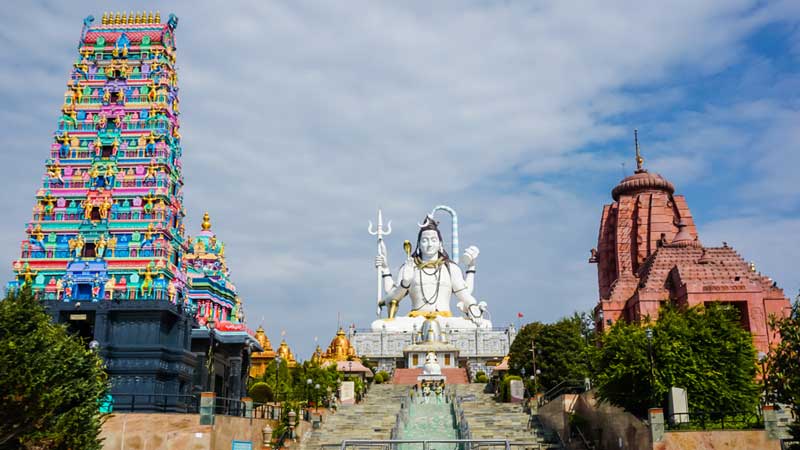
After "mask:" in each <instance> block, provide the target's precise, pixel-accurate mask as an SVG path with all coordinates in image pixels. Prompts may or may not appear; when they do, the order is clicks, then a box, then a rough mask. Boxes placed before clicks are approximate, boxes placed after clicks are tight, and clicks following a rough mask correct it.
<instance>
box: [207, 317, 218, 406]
mask: <svg viewBox="0 0 800 450" xmlns="http://www.w3.org/2000/svg"><path fill="white" fill-rule="evenodd" d="M207 326H208V362H207V363H206V364H207V369H208V370H207V372H208V391H209V392H211V391H214V387H215V386H214V384H215V381H216V380H215V379H214V378H216V374H215V373H214V358H215V356H214V330H215V329H216V328H217V321H216V320H214V317H213V316H212V317H211V318H210V319H208V323H207Z"/></svg>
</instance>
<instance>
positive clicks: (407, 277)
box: [400, 256, 414, 288]
mask: <svg viewBox="0 0 800 450" xmlns="http://www.w3.org/2000/svg"><path fill="white" fill-rule="evenodd" d="M413 279H414V258H412V257H411V256H409V257H408V258H406V263H405V264H403V268H402V269H401V270H400V287H403V288H408V287H409V286H411V280H413Z"/></svg>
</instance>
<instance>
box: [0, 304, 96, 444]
mask: <svg viewBox="0 0 800 450" xmlns="http://www.w3.org/2000/svg"><path fill="white" fill-rule="evenodd" d="M107 388H108V386H107V381H106V374H105V372H104V370H103V363H102V360H101V359H100V357H99V356H98V355H97V354H96V353H95V352H93V351H91V350H89V349H87V348H86V345H85V343H84V342H83V341H82V340H81V339H80V338H78V337H74V336H72V335H70V334H69V333H68V332H67V330H66V328H65V327H64V326H63V325H58V324H54V323H53V322H51V320H50V317H49V316H48V315H47V313H46V312H45V311H44V309H43V308H42V306H41V305H40V304H39V302H38V301H37V300H36V299H35V298H34V296H33V295H32V294H31V291H30V290H29V289H24V290H22V291H18V292H16V293H14V292H12V293H9V294H8V296H7V297H6V298H5V299H4V300H2V301H0V448H7V449H23V448H42V449H89V450H92V449H100V448H101V443H100V439H99V434H100V428H101V426H102V422H103V417H104V416H103V415H102V414H101V413H100V411H99V405H100V401H101V399H102V398H104V396H105V394H106V391H107Z"/></svg>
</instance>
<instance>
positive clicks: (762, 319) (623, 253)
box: [590, 169, 791, 352]
mask: <svg viewBox="0 0 800 450" xmlns="http://www.w3.org/2000/svg"><path fill="white" fill-rule="evenodd" d="M674 191H675V188H674V186H673V185H672V183H670V182H669V181H667V180H666V179H664V178H663V177H661V176H660V175H657V174H651V173H648V172H647V171H646V170H644V169H639V170H637V171H636V173H635V174H634V175H632V176H630V177H627V178H625V179H624V180H622V181H621V182H620V184H619V185H617V186H616V187H615V188H614V190H613V191H612V196H613V198H614V202H613V203H611V204H609V205H605V206H604V207H603V213H602V217H601V219H600V231H599V236H598V240H597V249H596V250H593V251H592V257H591V259H590V262H592V263H596V264H597V278H598V288H599V294H600V295H599V301H598V304H597V306H596V308H595V317H596V320H597V325H598V327H599V328H600V329H603V328H604V327H606V326H609V325H611V324H613V323H615V322H616V321H618V320H625V321H628V322H638V321H641V320H643V319H645V318H646V317H648V316H649V317H650V318H651V319H653V320H655V319H656V318H657V317H658V310H659V308H660V307H661V306H662V305H663V304H665V303H667V302H671V303H675V304H678V305H683V306H696V305H703V304H708V303H713V302H723V303H728V304H731V305H733V306H735V307H736V308H737V309H739V311H740V315H741V317H742V326H743V327H744V328H745V329H747V330H748V331H750V332H751V333H752V335H753V342H754V344H755V346H756V348H757V349H758V351H764V352H766V351H767V350H768V349H769V347H770V345H773V344H774V343H775V342H776V340H777V339H778V337H777V336H776V335H775V333H774V332H773V331H772V330H770V329H769V325H768V322H769V318H770V316H771V315H776V316H779V317H781V316H785V315H786V314H788V312H789V309H790V307H791V306H790V302H789V299H788V298H787V297H786V295H784V293H783V290H782V289H780V288H778V287H777V284H776V283H775V282H774V281H772V279H771V278H769V277H767V276H765V275H762V274H761V273H759V272H757V271H756V269H755V266H754V265H752V264H750V263H748V262H747V261H746V260H745V259H744V258H742V256H741V255H739V254H738V253H737V252H736V251H735V250H734V249H733V248H731V247H729V246H728V245H727V244H724V245H723V246H722V247H704V246H703V245H702V244H701V242H700V239H699V236H698V234H697V229H696V227H695V223H694V219H693V218H692V214H691V211H690V210H689V206H688V205H687V203H686V199H685V198H684V197H683V196H681V195H674Z"/></svg>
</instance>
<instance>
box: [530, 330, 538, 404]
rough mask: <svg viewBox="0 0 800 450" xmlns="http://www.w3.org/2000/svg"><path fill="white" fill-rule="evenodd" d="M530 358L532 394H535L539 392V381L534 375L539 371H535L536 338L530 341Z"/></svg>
mask: <svg viewBox="0 0 800 450" xmlns="http://www.w3.org/2000/svg"><path fill="white" fill-rule="evenodd" d="M531 357H532V359H533V393H534V394H537V393H538V392H539V379H538V377H537V376H536V374H537V373H539V371H538V370H536V338H533V339H531Z"/></svg>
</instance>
